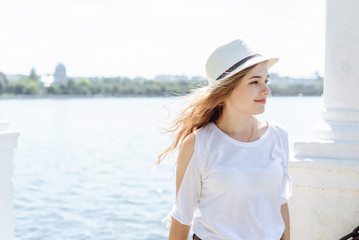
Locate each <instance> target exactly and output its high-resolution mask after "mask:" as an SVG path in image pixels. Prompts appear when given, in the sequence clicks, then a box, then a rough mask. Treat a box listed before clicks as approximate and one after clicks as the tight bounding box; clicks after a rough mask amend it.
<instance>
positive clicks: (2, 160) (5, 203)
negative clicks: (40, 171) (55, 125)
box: [0, 121, 19, 240]
mask: <svg viewBox="0 0 359 240" xmlns="http://www.w3.org/2000/svg"><path fill="white" fill-rule="evenodd" d="M8 126H9V124H8V123H7V122H3V121H0V239H1V240H13V239H14V214H13V193H14V187H13V182H12V171H13V149H14V148H15V147H16V144H17V138H18V137H19V134H18V133H17V132H13V131H9V130H8Z"/></svg>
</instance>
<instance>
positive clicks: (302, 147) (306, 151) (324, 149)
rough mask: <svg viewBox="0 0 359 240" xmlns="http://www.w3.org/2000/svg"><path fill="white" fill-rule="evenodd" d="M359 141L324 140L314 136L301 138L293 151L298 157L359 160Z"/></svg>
mask: <svg viewBox="0 0 359 240" xmlns="http://www.w3.org/2000/svg"><path fill="white" fill-rule="evenodd" d="M358 149H359V142H352V141H337V140H323V139H317V138H313V137H306V138H302V139H299V140H298V141H297V142H295V143H294V147H293V151H294V154H295V156H296V157H298V158H308V157H311V158H312V157H314V158H325V159H349V160H359V150H358Z"/></svg>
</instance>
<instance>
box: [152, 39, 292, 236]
mask: <svg viewBox="0 0 359 240" xmlns="http://www.w3.org/2000/svg"><path fill="white" fill-rule="evenodd" d="M277 61H278V59H277V58H265V57H263V56H261V55H260V54H258V53H256V52H253V51H252V50H251V49H250V48H249V47H248V46H247V45H246V44H245V43H244V42H243V41H242V40H235V41H232V42H230V43H228V44H225V45H223V46H220V47H219V48H217V49H216V50H215V51H214V52H213V53H212V54H211V55H210V56H209V58H208V60H207V63H206V72H207V78H208V81H209V85H208V86H206V87H203V88H201V89H199V90H197V91H196V92H194V93H193V94H192V95H191V96H190V99H191V102H190V103H189V105H188V106H187V107H186V108H185V109H184V110H183V111H182V112H181V113H180V115H179V117H178V118H177V119H176V120H175V122H174V123H173V126H172V127H171V128H170V129H168V132H172V133H173V134H174V139H173V142H172V144H171V145H170V147H169V148H168V149H166V151H165V152H164V153H162V154H161V155H160V157H159V162H160V161H162V160H163V158H165V156H166V155H167V154H168V153H169V152H171V151H173V150H175V149H177V147H178V148H179V154H178V159H177V170H176V197H175V204H174V207H173V209H172V211H171V212H170V213H169V214H168V216H167V218H165V219H164V220H165V221H167V222H168V224H169V226H170V228H171V229H170V233H169V239H171V240H172V239H175V240H177V239H187V238H188V234H189V231H190V228H191V226H193V232H194V235H193V239H203V240H215V239H216V240H217V239H231V240H234V239H240V240H280V239H285V240H288V239H290V237H289V236H290V234H289V229H290V223H289V211H288V205H287V202H288V200H289V198H290V196H291V195H292V188H291V186H292V179H291V177H290V174H289V153H288V151H289V149H288V134H287V131H286V130H285V128H284V127H283V126H281V125H280V124H278V123H275V122H272V121H266V120H263V119H259V118H256V117H254V115H257V114H261V113H263V112H264V109H265V104H266V101H267V100H266V99H267V97H268V96H269V95H270V93H271V91H270V89H269V87H268V78H269V74H268V68H269V67H271V66H272V65H273V64H275V63H276V62H277ZM197 210H199V211H198V212H199V214H197V215H195V213H196V212H197Z"/></svg>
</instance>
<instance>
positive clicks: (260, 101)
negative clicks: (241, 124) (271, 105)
mask: <svg viewBox="0 0 359 240" xmlns="http://www.w3.org/2000/svg"><path fill="white" fill-rule="evenodd" d="M254 101H256V102H259V103H263V104H265V103H266V102H267V101H266V100H265V99H262V100H254Z"/></svg>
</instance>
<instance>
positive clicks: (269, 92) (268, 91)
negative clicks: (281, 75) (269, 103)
mask: <svg viewBox="0 0 359 240" xmlns="http://www.w3.org/2000/svg"><path fill="white" fill-rule="evenodd" d="M271 92H272V91H271V90H270V88H269V86H268V84H264V87H263V89H262V92H261V93H262V94H263V95H265V96H267V95H269V94H271Z"/></svg>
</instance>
